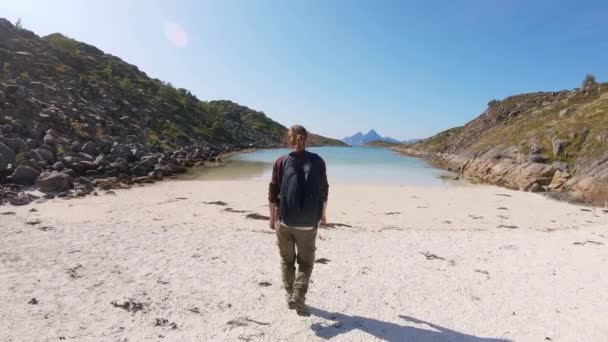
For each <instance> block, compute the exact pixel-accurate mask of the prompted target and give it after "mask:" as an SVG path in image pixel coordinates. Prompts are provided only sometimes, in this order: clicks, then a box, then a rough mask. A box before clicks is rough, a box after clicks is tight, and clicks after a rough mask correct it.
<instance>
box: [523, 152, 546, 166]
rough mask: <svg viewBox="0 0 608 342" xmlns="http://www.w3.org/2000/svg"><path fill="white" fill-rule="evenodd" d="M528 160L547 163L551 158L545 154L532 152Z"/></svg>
mask: <svg viewBox="0 0 608 342" xmlns="http://www.w3.org/2000/svg"><path fill="white" fill-rule="evenodd" d="M528 161H529V162H532V163H542V164H544V163H546V162H548V161H549V158H547V157H546V156H543V155H538V154H532V155H529V156H528Z"/></svg>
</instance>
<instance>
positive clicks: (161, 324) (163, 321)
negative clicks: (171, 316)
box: [154, 318, 177, 330]
mask: <svg viewBox="0 0 608 342" xmlns="http://www.w3.org/2000/svg"><path fill="white" fill-rule="evenodd" d="M154 326H155V327H165V326H169V327H171V329H173V330H175V329H177V324H176V323H175V322H171V323H169V320H167V319H166V318H157V319H156V320H155V322H154Z"/></svg>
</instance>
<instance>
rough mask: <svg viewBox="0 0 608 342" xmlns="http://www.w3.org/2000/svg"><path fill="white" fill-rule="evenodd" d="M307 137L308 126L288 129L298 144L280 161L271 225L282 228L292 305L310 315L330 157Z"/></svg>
mask: <svg viewBox="0 0 608 342" xmlns="http://www.w3.org/2000/svg"><path fill="white" fill-rule="evenodd" d="M307 139H308V132H307V131H306V129H305V128H304V127H302V126H300V125H296V126H292V127H291V128H290V129H289V133H288V139H287V140H288V144H289V146H290V147H291V148H292V149H293V150H292V152H290V153H289V154H286V155H284V156H281V157H279V158H278V159H277V160H276V161H275V163H274V166H273V169H272V180H271V181H270V186H269V191H268V201H269V204H270V205H269V206H270V228H271V229H274V230H275V231H276V234H277V245H278V246H279V254H280V256H281V273H282V278H283V286H284V287H285V290H286V291H287V305H288V307H289V308H290V309H295V310H296V312H297V313H298V315H302V316H308V315H310V313H309V312H308V309H307V308H306V305H305V300H306V292H307V291H308V283H309V281H310V275H311V274H312V269H313V266H314V263H315V249H316V247H315V242H316V238H317V229H318V227H319V226H323V225H325V224H326V223H327V220H326V218H325V210H326V208H327V197H328V190H329V184H328V183H327V172H326V168H325V161H323V159H322V158H321V157H320V156H318V155H317V154H315V153H311V152H308V151H306V142H307ZM296 261H297V262H298V272H297V274H296V269H295V262H296Z"/></svg>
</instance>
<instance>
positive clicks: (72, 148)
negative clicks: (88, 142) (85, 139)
mask: <svg viewBox="0 0 608 342" xmlns="http://www.w3.org/2000/svg"><path fill="white" fill-rule="evenodd" d="M70 151H72V152H80V151H82V143H81V142H80V141H74V142H73V143H72V145H71V146H70Z"/></svg>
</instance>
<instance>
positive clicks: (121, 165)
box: [108, 160, 129, 172]
mask: <svg viewBox="0 0 608 342" xmlns="http://www.w3.org/2000/svg"><path fill="white" fill-rule="evenodd" d="M108 166H109V167H110V168H111V169H114V170H117V171H120V172H126V171H128V170H129V164H127V162H126V161H124V160H120V161H115V162H113V163H110V164H108Z"/></svg>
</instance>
